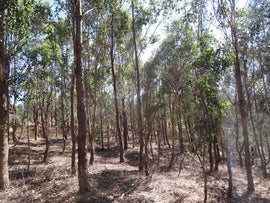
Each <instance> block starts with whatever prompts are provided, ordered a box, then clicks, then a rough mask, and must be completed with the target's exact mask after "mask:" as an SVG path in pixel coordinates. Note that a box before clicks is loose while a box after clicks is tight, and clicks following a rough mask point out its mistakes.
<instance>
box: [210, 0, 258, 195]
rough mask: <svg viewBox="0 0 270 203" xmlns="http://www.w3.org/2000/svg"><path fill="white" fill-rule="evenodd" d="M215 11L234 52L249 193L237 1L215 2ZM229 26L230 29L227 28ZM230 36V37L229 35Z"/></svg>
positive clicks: (248, 155) (252, 184)
mask: <svg viewBox="0 0 270 203" xmlns="http://www.w3.org/2000/svg"><path fill="white" fill-rule="evenodd" d="M213 5H214V9H215V15H216V18H217V20H218V21H219V23H220V25H221V26H222V29H224V32H225V33H224V34H225V35H226V40H229V42H231V43H232V46H233V51H234V57H233V59H234V77H235V83H236V90H237V95H238V103H239V108H240V116H241V124H242V134H243V138H244V149H245V150H244V151H245V168H246V173H247V186H248V190H249V191H253V190H254V182H253V176H252V167H251V158H250V151H249V146H250V141H249V137H248V124H247V121H248V114H247V109H246V105H245V103H246V99H245V96H244V91H243V90H244V88H243V83H242V73H241V66H240V65H241V64H240V59H239V34H240V30H239V29H238V22H237V20H238V19H237V15H236V14H237V10H236V2H235V0H228V1H223V2H216V1H214V4H213ZM226 26H227V27H228V26H229V29H227V27H226ZM227 33H229V34H230V36H228V35H227Z"/></svg>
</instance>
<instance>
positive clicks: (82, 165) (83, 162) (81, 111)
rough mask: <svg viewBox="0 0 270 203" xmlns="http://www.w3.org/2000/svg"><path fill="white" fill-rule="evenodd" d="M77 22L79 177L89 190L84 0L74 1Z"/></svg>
mask: <svg viewBox="0 0 270 203" xmlns="http://www.w3.org/2000/svg"><path fill="white" fill-rule="evenodd" d="M72 6H73V11H74V18H75V24H76V32H75V43H74V51H75V52H74V60H75V63H74V73H75V77H76V90H77V118H78V179H79V191H80V192H81V193H85V192H88V191H89V190H90V185H89V182H88V176H87V158H86V155H87V152H86V113H85V103H84V85H83V72H82V49H83V47H82V0H73V1H72Z"/></svg>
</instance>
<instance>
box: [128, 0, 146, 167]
mask: <svg viewBox="0 0 270 203" xmlns="http://www.w3.org/2000/svg"><path fill="white" fill-rule="evenodd" d="M131 8H132V33H133V45H134V52H135V72H136V84H137V116H138V120H137V122H138V135H139V136H138V137H139V145H140V152H139V171H141V172H142V170H143V139H144V135H143V123H142V107H141V105H142V104H141V85H140V69H139V59H138V51H137V42H136V26H135V15H134V0H132V1H131Z"/></svg>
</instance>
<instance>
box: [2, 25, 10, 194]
mask: <svg viewBox="0 0 270 203" xmlns="http://www.w3.org/2000/svg"><path fill="white" fill-rule="evenodd" d="M0 60H1V61H0V190H5V189H7V187H8V186H9V173H8V148H9V147H8V109H9V108H8V106H9V102H8V82H7V80H8V76H9V62H8V59H7V57H6V56H5V55H4V37H3V28H2V25H1V23H0Z"/></svg>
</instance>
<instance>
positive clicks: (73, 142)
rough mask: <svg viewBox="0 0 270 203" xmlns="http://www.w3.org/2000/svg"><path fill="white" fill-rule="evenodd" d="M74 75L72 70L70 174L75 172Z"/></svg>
mask: <svg viewBox="0 0 270 203" xmlns="http://www.w3.org/2000/svg"><path fill="white" fill-rule="evenodd" d="M74 80H75V77H74V74H73V71H72V76H71V86H70V130H71V139H72V150H71V174H73V175H75V174H76V168H75V155H76V137H75V131H74V82H75V81H74Z"/></svg>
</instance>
